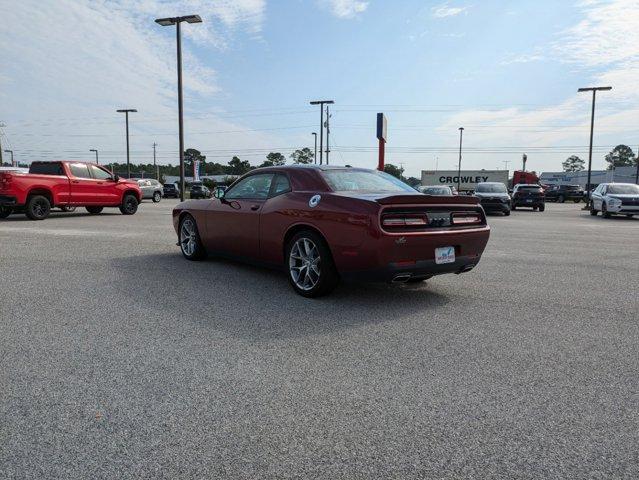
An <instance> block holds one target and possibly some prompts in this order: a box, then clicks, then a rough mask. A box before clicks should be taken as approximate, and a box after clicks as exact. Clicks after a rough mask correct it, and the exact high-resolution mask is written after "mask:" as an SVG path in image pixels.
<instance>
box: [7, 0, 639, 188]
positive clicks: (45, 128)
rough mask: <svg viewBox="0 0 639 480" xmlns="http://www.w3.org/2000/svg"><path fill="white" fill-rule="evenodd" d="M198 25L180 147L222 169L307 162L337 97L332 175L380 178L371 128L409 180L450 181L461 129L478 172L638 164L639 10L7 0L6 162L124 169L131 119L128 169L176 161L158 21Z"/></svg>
mask: <svg viewBox="0 0 639 480" xmlns="http://www.w3.org/2000/svg"><path fill="white" fill-rule="evenodd" d="M189 13H199V14H200V15H201V16H202V18H203V20H204V23H203V24H201V25H185V26H184V34H185V38H184V55H185V82H186V85H185V86H186V89H185V102H186V119H185V122H186V144H187V146H188V147H194V148H198V149H200V150H202V151H203V152H204V153H205V154H206V155H207V157H208V158H209V159H210V160H216V161H220V162H223V163H225V162H227V161H228V160H229V159H230V158H231V156H232V155H233V154H237V155H239V156H240V157H241V158H244V159H247V160H249V161H251V163H253V164H258V163H261V161H262V160H263V158H264V156H265V155H266V153H268V152H269V151H281V152H282V153H284V154H286V155H288V154H289V153H290V152H291V151H292V150H293V149H295V148H299V147H303V146H309V147H312V136H311V134H310V133H311V132H312V131H317V130H318V127H319V112H318V110H317V107H311V106H309V105H308V101H309V100H312V99H317V98H330V99H334V100H335V102H336V104H335V106H334V108H333V117H332V125H331V127H332V128H331V135H332V142H331V143H332V150H333V151H332V155H331V160H332V162H333V163H339V164H344V163H348V164H352V165H359V166H369V167H374V166H375V165H376V161H377V160H376V155H377V154H376V139H375V131H374V128H375V114H376V112H378V111H384V112H385V113H386V115H387V117H388V121H389V139H388V140H389V141H388V151H387V160H388V161H389V162H393V163H397V164H399V163H401V164H403V166H404V168H405V169H406V172H407V174H410V175H415V176H417V175H418V174H419V171H420V170H422V169H432V168H434V167H435V166H436V165H437V166H438V167H439V168H440V169H450V168H452V167H453V165H455V164H456V161H457V151H456V150H457V147H458V130H457V128H458V127H459V126H464V128H465V131H464V155H463V158H464V159H463V162H464V163H463V164H464V166H467V167H468V168H490V169H492V168H497V167H500V168H501V167H504V165H505V163H504V162H505V161H508V162H510V163H509V165H508V168H510V169H511V170H512V169H513V168H514V167H515V166H518V165H519V162H520V159H521V155H522V153H527V155H528V159H529V160H528V166H529V168H531V169H535V170H537V171H539V172H541V171H553V170H559V169H560V166H561V161H562V160H564V159H565V158H566V157H568V156H569V155H570V154H573V153H575V154H579V155H580V156H582V158H583V157H585V156H586V155H587V143H588V125H589V113H590V98H589V97H588V96H586V95H583V94H577V93H576V90H577V88H578V87H582V86H589V85H592V84H602V83H605V84H610V85H612V86H613V91H612V92H609V93H604V94H602V95H601V97H600V100H599V101H598V109H597V129H596V137H595V145H596V146H597V147H598V148H597V149H596V151H595V155H594V161H593V164H594V167H595V168H600V167H602V166H603V155H604V153H605V151H606V150H609V148H608V147H611V146H612V145H616V144H618V143H627V144H629V145H631V146H633V145H635V146H633V149H635V150H636V144H637V142H639V129H638V128H637V127H636V119H637V118H638V117H637V114H639V92H635V91H634V90H635V85H636V79H637V78H638V74H639V71H638V70H639V67H637V65H638V64H637V60H638V58H637V57H639V33H637V31H638V29H637V28H636V25H637V20H639V2H637V1H630V0H615V1H612V0H611V1H593V0H589V1H579V2H570V1H566V2H563V1H562V2H554V1H548V2H543V1H530V2H523V1H517V2H514V1H513V2H504V1H500V2H498V1H482V2H465V1H450V2H441V1H434V2H425V1H413V0H404V1H397V2H390V1H376V0H370V1H361V0H308V1H303V0H295V1H272V0H271V1H268V0H235V1H231V0H224V1H217V2H215V1H214V2H206V1H201V0H193V1H189V0H181V1H177V2H163V1H158V0H141V1H139V2H128V1H125V0H117V1H105V0H101V1H100V0H98V1H92V2H89V1H80V0H77V1H70V0H59V1H55V2H54V1H35V0H27V1H23V2H20V3H17V2H9V1H7V0H4V1H2V0H0V15H1V16H2V18H4V19H6V20H5V22H4V26H3V29H2V30H0V55H1V58H3V59H5V61H4V62H3V64H4V65H5V67H7V68H3V69H2V70H0V121H2V122H3V123H4V124H5V125H6V126H5V127H3V128H2V132H3V136H2V141H3V147H4V148H7V146H8V147H10V148H13V150H14V151H15V152H16V155H17V156H18V158H20V159H21V160H22V161H28V160H36V159H56V158H72V159H85V160H90V159H91V156H90V155H91V154H90V153H89V152H88V150H89V148H98V149H99V150H100V151H101V156H102V160H103V161H104V162H108V161H117V160H120V161H122V160H123V159H124V158H125V157H124V152H125V144H124V135H123V133H124V132H123V130H124V126H123V118H122V116H121V115H120V114H117V113H115V110H116V109H117V108H122V107H133V108H137V109H138V110H139V113H137V114H133V115H132V116H131V149H132V160H133V161H135V162H138V161H140V162H141V161H144V162H146V161H149V160H150V159H151V158H152V157H151V155H152V148H151V145H152V143H153V142H157V143H158V156H159V157H158V158H159V159H160V161H161V162H162V163H168V162H172V163H176V161H177V135H176V132H177V122H176V105H175V103H176V93H175V88H176V86H175V83H176V81H175V65H174V64H175V51H174V49H175V39H174V29H173V28H162V27H159V26H157V25H156V24H155V23H153V19H154V18H157V17H160V16H169V15H175V14H189Z"/></svg>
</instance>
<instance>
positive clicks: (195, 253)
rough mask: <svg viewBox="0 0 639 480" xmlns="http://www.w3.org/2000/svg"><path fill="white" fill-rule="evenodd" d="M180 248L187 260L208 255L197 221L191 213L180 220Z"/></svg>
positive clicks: (198, 258)
mask: <svg viewBox="0 0 639 480" xmlns="http://www.w3.org/2000/svg"><path fill="white" fill-rule="evenodd" d="M178 231H179V232H180V250H182V255H184V258H186V259H187V260H200V259H202V258H204V257H205V256H206V251H205V250H204V245H202V240H201V239H200V233H199V231H198V229H197V223H196V222H195V219H194V218H193V217H192V216H191V215H188V214H187V215H185V216H184V217H183V218H182V220H181V221H180V228H179V230H178Z"/></svg>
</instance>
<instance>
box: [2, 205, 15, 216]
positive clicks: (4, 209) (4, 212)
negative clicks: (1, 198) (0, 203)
mask: <svg viewBox="0 0 639 480" xmlns="http://www.w3.org/2000/svg"><path fill="white" fill-rule="evenodd" d="M12 211H13V209H12V208H11V207H0V218H7V217H8V216H9V215H11V212H12Z"/></svg>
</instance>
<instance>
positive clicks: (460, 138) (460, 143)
mask: <svg viewBox="0 0 639 480" xmlns="http://www.w3.org/2000/svg"><path fill="white" fill-rule="evenodd" d="M463 134H464V127H459V162H457V191H458V192H459V191H460V190H459V188H460V186H461V152H462V136H463Z"/></svg>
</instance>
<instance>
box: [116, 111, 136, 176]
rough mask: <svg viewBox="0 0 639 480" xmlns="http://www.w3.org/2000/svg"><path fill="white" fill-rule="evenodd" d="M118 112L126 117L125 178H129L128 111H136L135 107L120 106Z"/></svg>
mask: <svg viewBox="0 0 639 480" xmlns="http://www.w3.org/2000/svg"><path fill="white" fill-rule="evenodd" d="M118 112H119V113H124V116H125V118H126V178H131V158H130V156H129V113H133V112H137V110H136V109H135V108H121V109H120V110H118Z"/></svg>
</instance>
